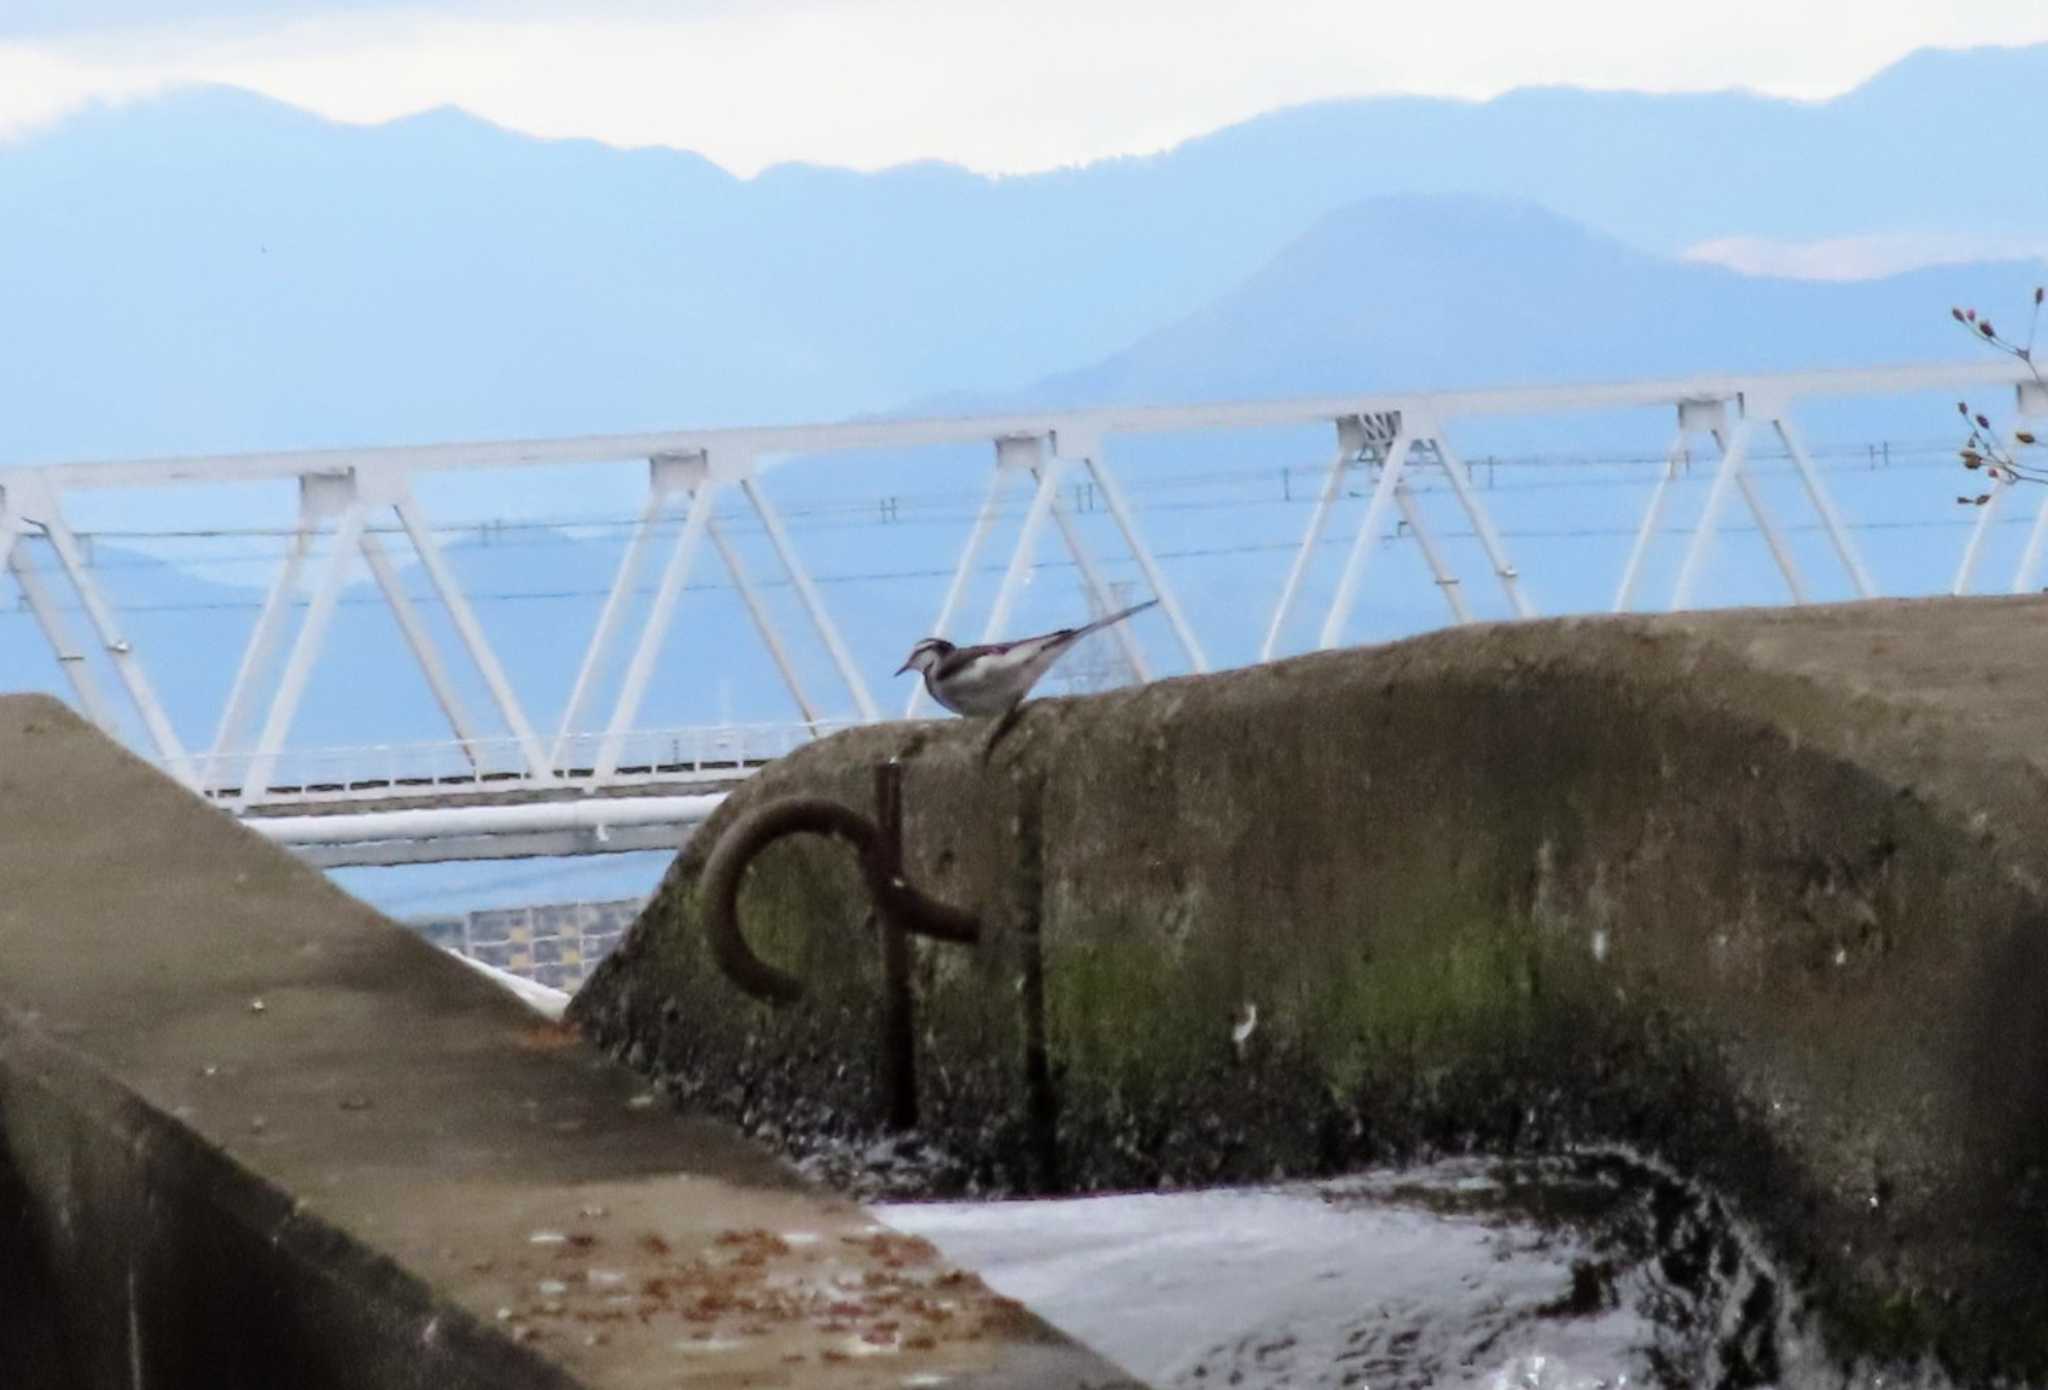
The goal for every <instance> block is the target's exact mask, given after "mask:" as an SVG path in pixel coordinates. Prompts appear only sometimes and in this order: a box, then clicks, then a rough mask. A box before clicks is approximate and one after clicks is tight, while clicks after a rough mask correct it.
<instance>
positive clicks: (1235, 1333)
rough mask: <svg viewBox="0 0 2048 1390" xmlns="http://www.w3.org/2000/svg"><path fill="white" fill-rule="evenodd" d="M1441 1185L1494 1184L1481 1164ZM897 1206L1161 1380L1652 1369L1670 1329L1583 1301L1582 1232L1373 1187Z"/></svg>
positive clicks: (1547, 1384) (1563, 1386)
mask: <svg viewBox="0 0 2048 1390" xmlns="http://www.w3.org/2000/svg"><path fill="white" fill-rule="evenodd" d="M1418 1176H1419V1175H1417V1174H1413V1173H1410V1174H1406V1175H1403V1178H1402V1181H1403V1182H1404V1183H1405V1184H1409V1185H1412V1184H1414V1183H1415V1182H1416V1180H1417V1179H1418ZM1427 1181H1430V1182H1432V1183H1434V1184H1436V1185H1437V1186H1439V1187H1440V1188H1441V1189H1442V1190H1444V1191H1446V1192H1455V1191H1456V1190H1457V1189H1458V1188H1459V1186H1460V1185H1472V1184H1478V1185H1484V1184H1485V1183H1486V1179H1485V1178H1484V1177H1483V1176H1482V1170H1481V1169H1479V1168H1478V1167H1476V1166H1474V1165H1465V1166H1462V1167H1456V1166H1451V1165H1442V1166H1439V1168H1437V1169H1434V1170H1431V1174H1430V1175H1429V1177H1428V1178H1427ZM1340 1192H1341V1201H1340V1200H1337V1198H1338V1195H1339V1193H1340ZM881 1214H882V1216H883V1218H884V1219H885V1220H886V1221H888V1222H889V1224H890V1225H892V1226H894V1227H896V1228H897V1229H899V1230H902V1231H907V1232H911V1233H914V1234H916V1235H920V1236H923V1237H924V1238H926V1239H927V1240H930V1241H931V1242H932V1243H933V1244H934V1245H936V1246H938V1247H939V1249H940V1250H941V1251H943V1252H944V1253H945V1255H946V1257H947V1258H948V1259H950V1260H953V1261H956V1262H958V1263H960V1264H964V1265H966V1266H968V1267H970V1268H973V1269H975V1270H976V1271H978V1272H979V1273H980V1274H981V1275H982V1277H983V1278H984V1279H985V1280H986V1281H987V1282H988V1283H989V1285H990V1286H991V1287H993V1288H995V1289H996V1290H997V1291H998V1292H1000V1293H1003V1294H1006V1295H1008V1296H1009V1297H1012V1298H1015V1299H1018V1300H1019V1301H1021V1302H1023V1303H1024V1304H1026V1305H1027V1306H1029V1307H1030V1308H1031V1309H1032V1310H1033V1311H1035V1312H1037V1313H1038V1314H1039V1315H1040V1316H1041V1317H1043V1318H1045V1319H1046V1320H1047V1321H1048V1322H1050V1323H1052V1324H1053V1325H1054V1326H1056V1327H1058V1328H1060V1329H1061V1330H1062V1331H1064V1332H1066V1333H1067V1334H1068V1335H1070V1336H1072V1337H1074V1338H1076V1339H1077V1340H1079V1341H1081V1342H1084V1343H1086V1344H1087V1345H1088V1346H1090V1347H1092V1348H1093V1349H1095V1350H1096V1351H1098V1352H1100V1353H1102V1354H1103V1355H1104V1356H1106V1357H1108V1358H1109V1359H1110V1360H1112V1361H1114V1362H1116V1363H1117V1364H1118V1365H1120V1366H1122V1367H1123V1368H1124V1369H1125V1370H1127V1371H1128V1372H1130V1373H1131V1374H1132V1375H1133V1376H1135V1377H1137V1378H1139V1379H1141V1380H1144V1381H1146V1382H1148V1383H1149V1384H1151V1385H1154V1386H1158V1387H1161V1390H1164V1388H1165V1387H1195V1386H1203V1387H1207V1386H1232V1387H1237V1390H1263V1388H1265V1387H1273V1388H1275V1390H1277V1388H1278V1387H1290V1388H1292V1387H1304V1388H1306V1387H1323V1386H1330V1387H1340V1386H1342V1387H1361V1388H1362V1387H1368V1386H1369V1387H1372V1390H1395V1387H1422V1386H1431V1387H1437V1386H1475V1387H1489V1390H1491V1387H1501V1388H1502V1390H1508V1387H1514V1390H1594V1388H1595V1387H1621V1386H1635V1385H1641V1384H1643V1383H1644V1382H1645V1380H1646V1379H1647V1373H1648V1366H1647V1360H1646V1357H1647V1353H1648V1348H1649V1347H1650V1345H1651V1344H1652V1341H1653V1339H1654V1336H1655V1329H1654V1328H1653V1327H1652V1326H1651V1325H1650V1324H1649V1323H1648V1322H1647V1321H1646V1320H1645V1319H1644V1318H1643V1317H1642V1316H1641V1315H1640V1314H1639V1313H1638V1312H1637V1311H1636V1310H1635V1309H1634V1308H1633V1307H1632V1306H1630V1302H1631V1301H1630V1300H1628V1299H1626V1298H1619V1299H1605V1300H1596V1301H1597V1302H1598V1303H1600V1305H1601V1306H1598V1307H1594V1308H1590V1309H1587V1310H1585V1311H1581V1312H1576V1313H1575V1312H1573V1311H1571V1310H1570V1306H1569V1304H1568V1300H1569V1299H1570V1296H1571V1294H1572V1292H1573V1268H1572V1266H1573V1261H1574V1260H1575V1259H1582V1258H1588V1257H1589V1256H1590V1252H1588V1251H1586V1250H1584V1249H1583V1248H1581V1247H1579V1246H1578V1245H1576V1244H1575V1243H1574V1242H1573V1241H1572V1239H1571V1238H1570V1237H1567V1236H1561V1235H1559V1234H1558V1233H1556V1232H1554V1231H1541V1230H1538V1229H1536V1228H1535V1227H1533V1226H1527V1225H1519V1224H1516V1223H1513V1222H1509V1221H1501V1220H1497V1219H1481V1218H1477V1217H1463V1216H1446V1215H1440V1214H1436V1213H1434V1212H1431V1211H1426V1210H1422V1209H1418V1208H1417V1207H1415V1206H1411V1205H1407V1204H1404V1203H1401V1202H1398V1201H1394V1200H1391V1199H1390V1198H1388V1197H1386V1196H1383V1195H1374V1193H1373V1191H1372V1188H1371V1185H1370V1183H1369V1181H1368V1182H1367V1183H1365V1184H1361V1183H1360V1182H1358V1181H1352V1182H1347V1183H1345V1184H1342V1185H1341V1187H1339V1186H1336V1185H1333V1186H1330V1187H1318V1186H1312V1185H1300V1186H1288V1187H1279V1188H1270V1189H1262V1190H1233V1191H1219V1192H1198V1193H1181V1194H1165V1195H1161V1194H1145V1195H1133V1196H1113V1197H1092V1198H1080V1199H1073V1200H1057V1201H1014V1202H991V1203H910V1204H898V1205H892V1206H887V1207H884V1208H882V1209H881Z"/></svg>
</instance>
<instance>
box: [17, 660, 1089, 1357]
mask: <svg viewBox="0 0 2048 1390" xmlns="http://www.w3.org/2000/svg"><path fill="white" fill-rule="evenodd" d="M640 1090H641V1088H640V1087H639V1086H638V1084H637V1083H636V1082H635V1080H634V1078H632V1077H631V1076H630V1074H628V1073H626V1072H625V1071H624V1070H623V1069H622V1068H619V1067H617V1066H615V1065H613V1064H611V1063H609V1062H607V1061H605V1060H603V1059H602V1058H600V1057H598V1056H597V1055H596V1054H594V1053H593V1052H592V1051H590V1050H589V1049H588V1048H586V1047H585V1046H584V1045H582V1044H581V1043H579V1042H578V1041H576V1039H575V1038H574V1037H573V1036H572V1035H570V1034H569V1033H567V1032H565V1031H563V1030H561V1029H558V1028H555V1027H551V1026H549V1025H547V1024H545V1023H543V1022H542V1021H541V1020H539V1019H537V1018H536V1017H535V1016H534V1015H532V1014H531V1013H529V1012H528V1011H526V1010H525V1009H524V1008H522V1007H521V1006H520V1005H518V1004H517V1003H515V1002H514V1001H513V1000H511V999H510V998H509V997H508V996H507V995H505V994H504V993H503V992H501V991H500V990H498V989H497V988H496V987H495V986H493V985H491V984H490V983H489V982H487V981H485V980H483V979H482V978H480V977H479V976H477V975H476V974H475V973H473V972H471V971H470V970H468V969H465V968H464V967H463V966H462V965H461V964H459V963H458V962H456V961H454V960H451V959H449V958H447V957H445V956H444V955H442V953H440V952H438V951H436V950H435V949H433V948H432V947H430V946H428V945H427V944H425V943H424V942H422V941H420V940H419V939H417V938H416V937H415V936H413V935H412V934H411V933H409V932H407V931H405V930H403V929H401V928H399V927H396V926H394V925H393V924H391V923H389V922H387V921H385V920H384V919H382V918H380V917H378V916H377V915H376V914H375V913H373V912H372V911H370V910H369V909H368V908H366V907H365V906H363V905H362V904H360V903H357V902H355V901H354V900H352V899H350V898H348V897H347V896H346V895H344V894H342V893H341V892H339V891H338V890H336V889H334V888H333V887H332V886H330V885H329V884H328V883H327V882H326V881H325V880H324V879H322V878H321V877H320V876H319V875H318V874H316V873H314V872H312V871H311V870H309V869H307V868H305V867H304V866H302V865H300V864H298V863H296V862H294V861H293V860H292V859H291V858H290V857H289V856H288V855H286V854H284V853H282V852H280V851H278V850H276V849H274V848H272V847H271V846H269V845H268V844H266V843H265V842H264V841H262V840H261V839H259V838H258V837H257V836H256V835H254V834H252V833H250V832H248V831H245V830H244V829H242V828H241V827H239V826H237V825H235V824H234V823H233V822H231V821H230V820H229V819H228V818H226V817H225V816H223V815H221V814H220V813H219V812H217V811H215V810H213V809H212V808H210V807H207V806H205V805H203V804H201V803H199V802H198V801H197V800H196V799H195V798H192V797H190V796H189V795H187V794H186V793H185V792H183V791H181V790H180V789H178V788H177V787H175V786H174V785H172V784H171V783H169V782H168V781H166V780H164V779H163V778H162V777H161V776H159V775H158V774H156V773H155V772H154V771H152V770H151V769H149V768H147V767H146V766H144V765H143V764H142V763H141V762H139V761H138V760H136V759H134V758H132V757H130V756H129V755H127V754H126V753H124V752H122V751H121V750H119V749H118V748H116V747H114V746H113V745H112V744H111V743H110V742H108V741H107V740H105V739H104V738H102V737H100V736H99V735H98V734H97V733H96V732H94V731H92V730H90V729H89V728H87V727H86V726H84V725H83V724H82V723H81V722H80V721H79V720H78V719H76V718H75V717H74V716H72V715H71V714H70V713H69V712H68V711H67V710H65V709H64V708H63V707H62V706H61V705H59V704H57V703H55V702H53V701H50V700H47V699H44V698H40V697H0V1239H4V1240H5V1242H6V1244H5V1246H4V1253H0V1367H4V1368H5V1376H4V1379H5V1383H6V1384H7V1385H8V1386H9V1390H15V1387H21V1388H22V1390H42V1387H62V1390H77V1388H78V1387H98V1386H106V1387H113V1386H122V1387H132V1386H136V1385H147V1386H151V1387H173V1388H175V1387H182V1386H204V1387H209V1390H211V1388H212V1387H252V1388H253V1387H277V1386H286V1385H289V1386H294V1387H342V1386H348V1387H371V1386H375V1387H384V1386H419V1387H429V1386H431V1387H436V1390H440V1388H441V1387H463V1386H475V1387H479V1388H480V1390H481V1388H482V1387H491V1388H492V1390H514V1387H520V1386H536V1387H570V1386H587V1387H592V1390H610V1388H611V1387H619V1388H620V1390H626V1387H636V1388H637V1387H651V1386H657V1385H658V1386H663V1387H668V1386H676V1385H699V1384H701V1385H732V1386H736V1385H760V1386H770V1385H788V1386H810V1385H832V1386H838V1385H847V1386H853V1385H863V1386H867V1385H873V1386H880V1385H890V1386H895V1385H900V1384H901V1383H902V1382H903V1380H904V1378H905V1377H906V1376H911V1375H918V1374H930V1375H936V1376H944V1377H947V1378H948V1379H947V1382H946V1383H958V1384H962V1385H982V1384H988V1385H1032V1386H1037V1385H1046V1384H1050V1385H1062V1384H1078V1383H1084V1382H1085V1383H1088V1384H1091V1385H1099V1384H1102V1383H1105V1382H1107V1381H1112V1380H1115V1379H1116V1376H1115V1374H1114V1372H1113V1371H1112V1370H1111V1369H1110V1368H1108V1367H1106V1366H1105V1365H1103V1364H1102V1363H1100V1362H1099V1361H1097V1360H1095V1359H1094V1358H1092V1357H1090V1356H1088V1355H1086V1354H1085V1353H1082V1352H1079V1351H1077V1350H1076V1349H1074V1348H1072V1347H1071V1346H1069V1345H1067V1344H1065V1343H1063V1342H1061V1341H1059V1340H1058V1339H1056V1338H1054V1337H1052V1336H1051V1335H1050V1334H1049V1333H1048V1332H1047V1331H1046V1329H1044V1328H1043V1327H1042V1325H1040V1324H1037V1323H1036V1322H1035V1321H1033V1320H1032V1319H1031V1318H1029V1317H1028V1316H1026V1315H1024V1314H1023V1313H1022V1312H1021V1311H1019V1310H1018V1309H1017V1308H1015V1306H1014V1305H1009V1304H1006V1303H1004V1302H1003V1301H1001V1300H999V1299H996V1298H994V1297H993V1296H992V1295H990V1294H989V1293H988V1292H987V1291H986V1290H985V1289H983V1288H982V1287H981V1286H980V1284H979V1283H978V1282H977V1281H975V1280H974V1279H973V1278H972V1277H971V1276H967V1275H963V1274H960V1273H958V1272H955V1271H948V1270H946V1269H944V1268H943V1267H942V1266H941V1265H939V1264H938V1262H937V1260H936V1256H935V1255H934V1253H933V1252H931V1251H930V1250H929V1248H928V1247H924V1246H922V1245H921V1244H920V1243H918V1242H914V1241H910V1240H907V1239H905V1238H903V1237H900V1236H895V1235H893V1234H891V1233H889V1232H887V1231H885V1230H883V1229H881V1228H879V1227H877V1226H875V1225H874V1224H873V1223H872V1222H871V1220H870V1218H869V1217H868V1216H867V1215H866V1214H865V1213H864V1212H863V1211H862V1210H861V1209H859V1208H858V1207H857V1206H855V1205H853V1204H851V1203H848V1202H844V1201H840V1200H836V1199H833V1198H830V1197H828V1196H825V1195H823V1194H820V1193H819V1192H817V1191H815V1190H812V1189H809V1188H806V1187H805V1186H804V1185H802V1184H800V1183H799V1182H797V1181H796V1180H794V1179H793V1177H792V1176H791V1174H790V1173H789V1171H788V1170H787V1169H785V1168H783V1167H782V1166H781V1165H780V1164H779V1163H778V1162H776V1161H774V1160H772V1159H770V1158H768V1157H767V1156H766V1155H765V1154H764V1153H763V1152H762V1151H761V1150H758V1149H756V1148H754V1147H753V1146H751V1145H749V1144H748V1143H746V1142H744V1141H743V1140H741V1139H740V1138H739V1137H738V1136H737V1135H736V1134H735V1133H734V1132H733V1131H732V1130H731V1129H730V1128H729V1127H728V1126H726V1125H725V1124H723V1123H720V1122H716V1121H712V1120H707V1119H701V1118H689V1117H682V1116H678V1115H676V1114H674V1113H672V1111H671V1110H670V1108H669V1107H668V1106H666V1105H665V1104H647V1103H646V1101H647V1100H648V1097H646V1096H644V1095H642V1094H639V1092H640ZM24 1368H25V1369H24Z"/></svg>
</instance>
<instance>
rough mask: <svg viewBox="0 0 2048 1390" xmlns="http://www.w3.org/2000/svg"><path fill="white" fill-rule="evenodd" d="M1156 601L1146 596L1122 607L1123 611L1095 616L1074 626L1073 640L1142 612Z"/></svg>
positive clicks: (1154, 605) (1154, 604) (1156, 602)
mask: <svg viewBox="0 0 2048 1390" xmlns="http://www.w3.org/2000/svg"><path fill="white" fill-rule="evenodd" d="M1158 603H1159V600H1158V599H1156V598H1148V599H1146V600H1145V601H1144V602H1143V603H1134V604H1132V605H1131V606H1130V607H1129V608H1126V609H1124V611H1123V612H1121V613H1112V614H1110V615H1109V616H1108V617H1107V618H1097V619H1096V620H1095V621H1094V622H1092V623H1088V624H1086V625H1084V626H1082V627H1077V628H1075V629H1074V637H1073V640H1075V641H1079V640H1080V639H1081V638H1083V637H1086V636H1087V635H1088V634H1089V633H1091V632H1100V631H1102V629H1104V628H1106V627H1110V626H1113V625H1114V624H1116V623H1120V622H1122V621H1123V620H1124V619H1125V618H1128V617H1130V616H1131V615H1132V614H1134V613H1142V612H1144V611H1145V610H1146V609H1147V608H1152V607H1156V606H1157V605H1158Z"/></svg>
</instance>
